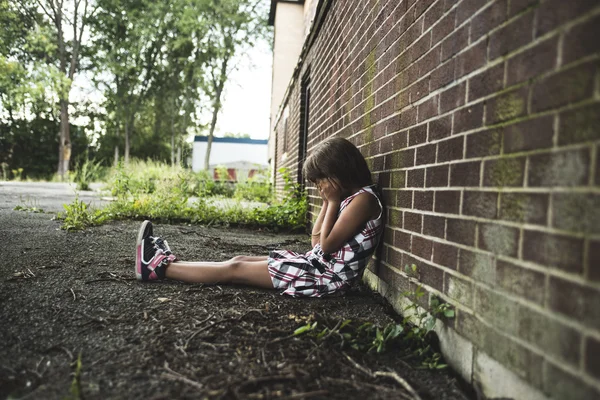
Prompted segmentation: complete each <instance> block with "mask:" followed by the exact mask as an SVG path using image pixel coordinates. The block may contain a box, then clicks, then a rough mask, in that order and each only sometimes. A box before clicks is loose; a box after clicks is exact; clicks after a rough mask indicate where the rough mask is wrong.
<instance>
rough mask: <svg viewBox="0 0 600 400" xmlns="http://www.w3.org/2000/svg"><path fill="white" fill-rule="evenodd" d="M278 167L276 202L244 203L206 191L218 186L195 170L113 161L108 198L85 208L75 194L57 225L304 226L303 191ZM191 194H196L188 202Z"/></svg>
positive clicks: (64, 227) (73, 227)
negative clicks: (106, 202) (138, 222)
mask: <svg viewBox="0 0 600 400" xmlns="http://www.w3.org/2000/svg"><path fill="white" fill-rule="evenodd" d="M283 172H284V177H285V180H286V184H285V187H284V191H283V199H282V201H273V202H272V203H271V204H264V205H263V206H256V205H252V206H249V205H247V204H244V203H243V202H241V201H240V200H236V199H227V198H225V197H223V196H220V197H219V196H218V197H215V196H212V195H214V194H215V193H218V192H219V190H221V189H220V188H221V186H219V185H220V183H219V182H214V181H213V180H212V179H210V178H209V177H208V176H207V175H206V174H205V173H200V174H195V173H193V172H191V171H188V170H184V169H182V168H179V167H176V168H172V167H169V166H166V165H164V164H160V163H153V162H139V161H137V162H132V163H130V166H129V167H127V168H125V167H123V166H122V165H119V166H118V167H117V168H115V169H114V170H113V171H112V172H111V174H110V179H109V182H108V189H109V190H110V192H111V194H112V196H113V197H114V201H113V202H111V203H110V204H109V205H108V206H106V207H105V208H104V209H103V210H101V211H100V210H91V209H89V207H88V205H86V204H85V203H83V202H81V201H79V200H78V199H76V200H75V202H73V203H72V204H70V205H65V208H66V210H67V213H66V215H60V216H59V218H60V219H64V220H65V222H64V224H63V229H68V230H75V229H83V228H85V227H86V226H91V225H95V224H99V223H102V222H104V221H108V220H112V219H146V218H150V219H153V220H158V221H167V222H175V221H182V222H183V221H185V222H193V223H198V224H206V225H221V226H230V225H233V226H243V227H256V228H268V229H272V230H297V229H304V228H305V225H306V213H307V207H308V200H307V197H306V193H305V192H304V191H301V190H300V186H299V185H297V184H294V183H292V182H291V178H290V175H289V174H288V173H287V171H283ZM228 184H229V183H228ZM231 191H232V192H233V186H232V189H231ZM209 195H211V196H209ZM192 196H197V197H194V199H193V201H192V200H190V197H192ZM265 197H266V196H265ZM253 200H257V198H254V199H253Z"/></svg>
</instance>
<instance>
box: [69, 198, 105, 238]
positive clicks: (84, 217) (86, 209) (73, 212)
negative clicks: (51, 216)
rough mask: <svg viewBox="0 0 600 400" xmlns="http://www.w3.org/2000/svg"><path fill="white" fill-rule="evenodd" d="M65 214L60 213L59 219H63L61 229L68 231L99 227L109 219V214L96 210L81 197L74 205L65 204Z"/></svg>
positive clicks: (76, 199)
mask: <svg viewBox="0 0 600 400" xmlns="http://www.w3.org/2000/svg"><path fill="white" fill-rule="evenodd" d="M63 207H64V209H65V212H64V214H62V213H59V214H58V215H57V219H62V220H63V224H62V225H61V229H64V230H67V231H76V230H81V229H85V228H87V227H88V226H93V225H99V224H101V223H103V222H104V221H106V220H107V219H109V214H107V213H106V212H104V211H103V210H94V209H92V208H91V207H90V205H89V203H88V204H86V203H84V202H83V201H82V200H79V197H76V198H75V200H74V201H73V203H71V204H63Z"/></svg>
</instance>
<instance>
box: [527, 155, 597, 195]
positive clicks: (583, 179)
mask: <svg viewBox="0 0 600 400" xmlns="http://www.w3.org/2000/svg"><path fill="white" fill-rule="evenodd" d="M589 165H590V154H589V150H588V149H581V150H572V151H563V152H559V153H546V154H538V155H535V156H531V157H530V158H529V177H528V182H527V183H528V186H531V187H539V186H546V187H552V186H585V185H587V182H588V171H589Z"/></svg>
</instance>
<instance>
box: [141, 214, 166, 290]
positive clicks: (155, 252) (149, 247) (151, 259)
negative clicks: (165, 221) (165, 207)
mask: <svg viewBox="0 0 600 400" xmlns="http://www.w3.org/2000/svg"><path fill="white" fill-rule="evenodd" d="M152 233H153V231H152V222H150V221H144V222H143V223H142V226H141V227H140V230H139V232H138V237H137V243H136V254H135V275H136V277H137V279H138V280H140V281H149V280H156V279H164V277H165V270H166V269H167V266H168V265H169V263H171V262H173V261H175V259H176V257H175V256H174V255H173V253H172V252H171V249H170V248H169V245H168V244H167V243H166V242H165V241H164V240H162V239H160V238H155V237H153V236H152Z"/></svg>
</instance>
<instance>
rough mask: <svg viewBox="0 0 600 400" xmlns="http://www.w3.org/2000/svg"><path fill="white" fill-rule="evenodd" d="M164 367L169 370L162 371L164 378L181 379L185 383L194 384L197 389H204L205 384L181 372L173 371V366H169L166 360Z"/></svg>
mask: <svg viewBox="0 0 600 400" xmlns="http://www.w3.org/2000/svg"><path fill="white" fill-rule="evenodd" d="M164 369H166V370H167V372H163V373H162V375H161V376H162V377H163V378H167V379H171V380H173V381H180V382H183V383H187V384H188V385H190V386H193V387H195V388H197V389H204V385H203V384H201V383H200V382H196V381H193V380H191V379H190V378H188V377H186V376H184V375H181V374H180V373H179V372H175V371H173V370H172V369H171V368H169V363H167V362H165V365H164Z"/></svg>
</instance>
